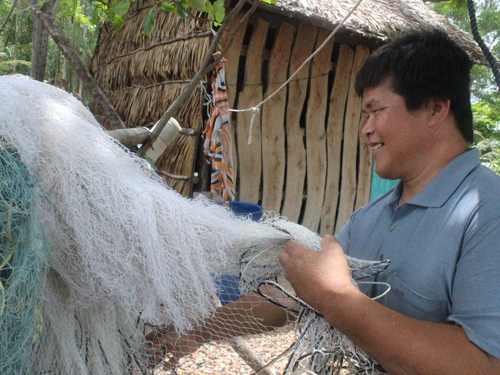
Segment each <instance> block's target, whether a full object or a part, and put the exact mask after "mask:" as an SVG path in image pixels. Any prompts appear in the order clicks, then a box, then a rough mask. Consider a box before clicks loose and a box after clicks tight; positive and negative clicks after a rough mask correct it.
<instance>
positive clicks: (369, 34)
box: [263, 0, 486, 63]
mask: <svg viewBox="0 0 500 375" xmlns="http://www.w3.org/2000/svg"><path fill="white" fill-rule="evenodd" d="M355 3H356V1H354V0H334V1H332V0H280V1H279V2H278V4H277V5H276V6H269V5H263V7H265V8H267V9H270V10H271V11H273V12H277V11H279V12H282V13H284V14H285V15H287V16H289V17H294V18H307V19H308V21H309V22H311V23H314V24H315V25H316V26H320V27H324V28H333V27H335V26H336V25H337V24H338V23H339V22H340V21H341V20H342V19H343V18H344V17H345V15H346V14H347V13H348V12H349V10H350V9H351V8H352V7H353V6H354V4H355ZM430 26H432V27H436V26H439V27H442V28H443V29H445V30H446V31H447V32H448V34H449V35H451V36H452V37H454V38H455V39H457V40H458V41H460V43H461V44H462V45H463V47H464V48H465V49H466V50H467V51H468V52H469V54H470V55H471V57H472V58H473V59H474V61H475V62H477V63H485V62H486V61H485V59H484V57H483V54H482V52H481V50H480V49H479V46H478V45H477V44H476V42H475V41H474V40H473V39H472V37H471V36H470V35H468V34H467V33H465V32H464V31H462V30H460V29H459V28H458V27H457V26H455V25H453V24H451V23H450V22H449V21H448V20H447V19H446V18H444V17H443V16H441V15H440V14H438V13H436V12H434V11H432V10H431V9H429V7H428V6H427V5H425V4H424V2H423V0H364V1H363V2H361V4H360V6H359V7H358V9H357V10H356V11H355V12H354V14H353V15H352V16H351V17H349V18H348V19H347V21H346V22H345V23H344V25H343V31H344V32H347V33H350V34H353V35H356V36H359V37H363V38H369V39H373V40H375V41H379V42H385V41H387V40H388V39H390V38H391V37H394V36H396V35H400V34H403V33H405V32H407V31H408V30H411V29H420V28H425V27H430Z"/></svg>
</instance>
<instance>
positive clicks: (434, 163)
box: [398, 142, 468, 205]
mask: <svg viewBox="0 0 500 375" xmlns="http://www.w3.org/2000/svg"><path fill="white" fill-rule="evenodd" d="M467 150H468V147H467V145H466V144H465V143H464V142H457V143H453V144H448V145H446V146H445V145H443V146H442V147H440V148H439V149H438V150H437V151H436V152H433V153H432V155H430V157H429V158H428V163H427V164H425V165H424V166H423V168H422V169H421V170H419V171H418V173H416V174H414V175H413V176H411V177H410V178H408V179H403V191H402V192H401V198H400V199H399V202H398V204H400V205H401V204H404V203H406V202H408V201H410V200H411V199H412V198H413V197H415V196H416V195H417V194H418V193H420V192H421V191H422V190H423V189H424V188H425V187H426V186H427V185H428V184H429V183H430V182H431V181H432V180H433V179H434V177H436V176H437V175H438V174H439V173H440V172H441V171H442V170H443V169H444V168H445V167H446V166H447V165H448V164H449V163H450V162H451V161H453V160H454V159H455V158H457V157H458V156H460V155H462V154H463V153H464V152H466V151H467Z"/></svg>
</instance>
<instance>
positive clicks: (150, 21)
mask: <svg viewBox="0 0 500 375" xmlns="http://www.w3.org/2000/svg"><path fill="white" fill-rule="evenodd" d="M155 11H156V5H155V6H154V7H153V8H151V10H150V11H149V13H148V15H147V17H146V20H145V21H144V26H143V33H144V34H145V35H149V33H150V31H151V29H152V28H153V25H154V22H155Z"/></svg>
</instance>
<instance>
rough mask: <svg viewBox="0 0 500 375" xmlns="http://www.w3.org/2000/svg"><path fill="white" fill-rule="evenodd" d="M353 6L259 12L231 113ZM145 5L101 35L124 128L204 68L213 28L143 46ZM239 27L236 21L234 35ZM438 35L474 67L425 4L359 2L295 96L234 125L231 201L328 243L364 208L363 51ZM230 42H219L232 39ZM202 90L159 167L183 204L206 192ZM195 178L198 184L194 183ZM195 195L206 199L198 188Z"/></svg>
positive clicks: (151, 114)
mask: <svg viewBox="0 0 500 375" xmlns="http://www.w3.org/2000/svg"><path fill="white" fill-rule="evenodd" d="M354 3H355V2H354V1H351V0H332V1H326V0H281V1H280V2H279V3H278V4H277V5H270V4H261V5H260V6H259V9H258V10H257V11H256V12H255V13H254V14H253V15H252V16H251V17H250V18H249V20H248V22H247V23H246V24H245V25H243V27H241V28H240V29H239V30H238V32H237V33H236V36H235V38H234V41H233V43H232V46H231V48H230V50H229V52H228V54H227V56H226V59H227V64H226V81H227V85H228V98H229V107H230V108H240V109H242V108H249V107H252V106H255V105H256V104H258V103H259V102H261V101H262V99H263V98H265V97H267V96H269V95H270V94H271V93H272V92H274V91H275V90H276V88H277V87H278V86H280V84H281V83H283V82H284V81H285V80H286V79H287V78H288V77H289V76H290V75H291V74H292V73H293V72H294V71H295V70H296V69H297V67H298V66H299V65H300V64H301V63H302V62H303V61H304V60H305V59H306V58H307V57H308V56H309V55H310V54H311V52H312V51H313V50H314V49H315V48H316V47H317V46H319V45H320V44H321V43H322V42H323V41H324V40H325V38H326V37H327V36H328V35H329V33H330V32H331V30H332V29H333V28H334V27H335V26H336V25H337V24H338V23H339V21H340V20H341V19H342V18H343V17H344V16H345V14H347V12H348V11H349V10H350V9H351V7H352V6H353V5H354ZM152 4H153V2H152V1H151V0H137V1H136V2H135V3H133V5H132V8H131V10H130V11H129V13H128V14H127V15H126V20H125V23H124V25H123V27H122V28H121V29H120V30H115V29H113V28H111V27H110V26H109V25H104V27H103V28H102V30H101V33H100V36H99V41H98V45H97V49H96V53H95V56H94V59H93V61H92V72H93V75H94V77H95V78H96V80H97V82H98V84H99V85H100V87H101V88H103V90H104V92H105V93H106V95H107V96H108V97H109V99H110V101H111V103H112V104H113V105H114V106H115V107H116V109H117V111H118V113H119V114H120V116H121V117H122V119H124V121H125V122H127V123H129V124H133V125H132V126H145V125H148V124H152V123H154V122H156V121H157V120H158V119H159V118H160V117H161V115H162V114H163V112H164V111H165V110H166V109H167V108H168V106H169V104H170V103H172V102H173V100H174V99H175V98H176V97H177V96H178V95H179V94H180V93H181V91H182V90H183V88H184V87H185V85H186V84H187V82H188V81H189V80H190V79H191V78H192V77H193V76H194V75H195V73H196V71H197V70H198V68H199V67H200V64H201V61H202V58H203V56H204V54H205V52H206V50H207V49H208V46H209V43H210V41H211V37H212V36H211V33H210V24H209V23H207V22H203V21H202V20H199V19H194V18H188V19H186V20H182V19H181V18H179V17H178V16H176V15H175V14H170V13H164V12H158V13H157V15H156V19H155V27H154V29H153V31H152V32H151V34H150V35H149V36H148V37H146V36H144V35H142V33H141V28H142V25H143V22H144V20H145V18H146V16H147V14H148V12H149V11H150V9H151V7H152ZM239 19H241V16H240V17H236V19H234V20H233V26H234V25H235V24H236V22H238V21H239ZM429 25H433V26H435V25H440V26H442V27H443V28H445V29H446V30H447V31H448V32H449V33H450V34H451V35H453V36H454V37H456V38H457V39H459V40H461V42H462V44H463V45H464V46H465V48H466V49H467V50H468V51H469V52H470V53H471V55H472V57H473V58H474V59H475V60H476V61H480V60H481V57H480V51H479V49H478V47H477V46H476V44H475V43H474V41H473V40H472V39H471V38H469V37H468V36H467V35H466V34H465V33H463V32H461V31H460V30H459V29H458V28H457V27H455V26H453V25H451V24H449V23H448V22H447V21H446V20H445V19H444V18H443V17H441V16H440V15H438V14H436V13H435V12H433V11H431V10H429V9H428V8H427V6H426V5H425V4H424V3H423V2H422V1H421V0H364V1H363V2H362V3H361V5H360V6H359V8H358V9H357V10H356V12H355V13H354V14H353V15H352V16H351V17H350V18H349V19H348V20H347V22H346V23H345V24H344V25H343V26H342V28H341V29H340V30H339V32H338V33H337V35H336V36H335V38H334V40H332V41H331V42H330V43H329V44H328V45H327V46H326V47H325V48H324V49H323V50H322V51H321V52H320V53H319V54H318V55H317V56H316V57H315V58H314V60H313V61H312V62H311V64H310V65H309V66H308V67H306V68H304V69H303V70H302V71H301V72H300V73H299V75H298V76H297V77H296V79H294V80H293V81H292V82H291V83H290V85H289V86H288V87H287V88H286V89H285V90H283V91H281V92H280V93H279V94H278V95H276V96H275V97H274V98H273V99H272V100H271V101H270V102H268V103H267V104H265V105H264V106H263V108H262V110H261V113H260V115H259V116H257V119H256V120H255V122H254V124H253V142H252V144H251V145H248V142H247V138H248V133H249V125H250V118H251V116H252V114H251V113H249V112H246V113H238V114H237V115H236V114H235V115H234V116H233V119H232V125H233V128H234V133H235V134H234V145H233V146H234V154H235V157H236V159H237V163H236V166H237V170H236V171H235V172H236V173H235V175H236V176H237V177H236V181H237V184H236V190H237V199H239V200H242V201H249V202H255V203H257V202H258V203H261V204H262V205H263V206H264V208H265V209H267V210H274V211H275V212H280V213H281V214H282V215H284V216H287V217H288V218H289V219H290V220H293V221H296V222H299V223H302V224H303V225H305V226H307V227H309V228H310V229H313V230H319V231H320V232H321V234H327V233H334V232H335V231H336V230H338V228H339V227H340V226H341V225H343V224H344V222H345V221H346V220H347V218H348V217H349V216H350V214H351V213H352V212H353V210H354V209H356V208H359V207H361V206H362V205H364V204H366V203H367V202H368V200H369V197H370V190H371V181H372V169H373V165H372V164H373V163H372V157H371V152H370V150H369V149H368V147H367V145H366V143H365V141H364V139H363V138H362V137H360V136H359V129H360V127H361V126H362V121H363V120H362V116H361V101H360V98H359V97H358V96H357V95H356V93H355V92H354V90H353V83H354V77H355V75H356V72H357V71H358V69H359V68H360V66H361V65H362V63H363V61H364V60H365V59H366V58H367V57H368V55H369V54H370V51H372V50H373V49H374V48H376V47H377V46H379V45H380V44H382V43H384V42H386V41H387V40H388V39H389V38H390V37H392V36H393V35H398V34H401V33H404V32H405V31H406V30H408V29H411V28H421V27H427V26H429ZM230 33H231V31H229V32H228V33H227V34H226V35H229V34H230ZM204 96H205V95H204V88H203V87H201V86H200V87H199V89H197V90H195V92H194V93H193V94H192V95H191V97H190V99H189V100H188V102H187V103H185V104H184V106H183V107H182V109H181V110H180V112H179V113H178V114H177V115H176V118H177V120H178V121H179V122H180V124H181V126H183V127H184V128H189V129H191V130H192V132H186V133H185V134H184V135H183V136H182V137H181V138H180V140H179V141H178V142H177V143H176V144H175V145H174V146H173V147H171V148H170V149H169V150H168V151H167V153H166V155H164V157H163V158H162V159H161V160H160V162H159V163H158V168H159V169H160V170H162V171H165V172H167V173H168V174H169V175H170V177H167V179H168V182H169V183H170V185H171V186H173V187H174V188H175V189H177V190H178V191H179V192H181V193H182V194H184V195H186V196H189V195H191V194H192V192H193V189H197V190H203V189H207V187H208V186H207V185H203V182H204V181H205V180H206V179H204V178H203V176H204V175H205V174H204V172H203V169H204V168H203V167H202V166H203V165H204V163H203V162H202V161H200V160H201V158H202V154H201V153H200V152H199V148H200V147H199V145H200V142H199V138H200V135H201V131H202V129H203V121H204V120H203V118H204V113H206V110H205V109H204V108H203V103H204V101H205V99H204ZM195 170H197V172H198V173H199V174H200V177H201V179H200V180H201V181H199V182H196V180H195V179H194V177H193V175H194V172H195ZM200 186H201V187H200Z"/></svg>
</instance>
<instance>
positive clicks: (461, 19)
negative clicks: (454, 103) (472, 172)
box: [429, 0, 500, 174]
mask: <svg viewBox="0 0 500 375" xmlns="http://www.w3.org/2000/svg"><path fill="white" fill-rule="evenodd" d="M499 5H500V0H480V1H477V0H476V1H474V6H475V8H476V19H477V24H478V29H479V33H480V34H481V37H482V38H483V40H484V42H485V43H486V45H487V46H488V48H490V50H491V51H492V52H493V54H495V55H496V56H500V10H499ZM429 6H430V7H431V8H432V9H434V10H435V11H437V12H438V13H441V14H442V15H443V16H445V17H446V18H447V19H448V20H449V21H451V22H453V23H454V24H455V25H457V26H458V27H460V28H461V29H462V30H464V31H466V32H468V33H469V34H471V35H472V32H471V27H470V20H469V13H468V11H467V3H466V0H453V1H450V2H448V3H432V4H430V5H429ZM471 79H472V88H471V91H472V102H473V104H472V112H473V116H474V128H475V129H476V131H475V142H474V143H475V146H476V147H477V148H478V149H479V151H480V153H481V161H482V163H483V164H485V165H487V166H488V167H489V168H491V169H492V170H493V171H495V172H496V173H499V174H500V93H499V89H498V87H497V86H496V84H495V82H494V79H493V74H492V72H491V68H490V67H489V66H481V65H476V66H474V67H473V68H472V71H471Z"/></svg>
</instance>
